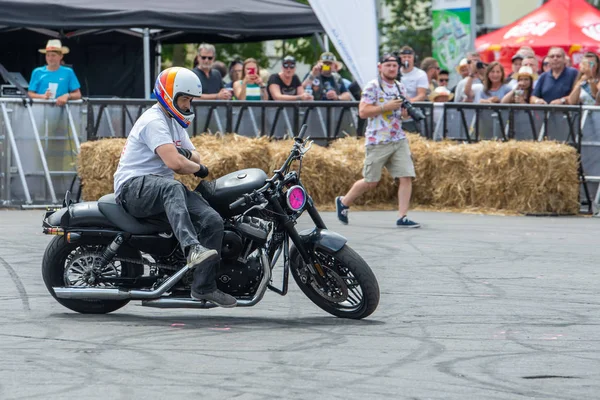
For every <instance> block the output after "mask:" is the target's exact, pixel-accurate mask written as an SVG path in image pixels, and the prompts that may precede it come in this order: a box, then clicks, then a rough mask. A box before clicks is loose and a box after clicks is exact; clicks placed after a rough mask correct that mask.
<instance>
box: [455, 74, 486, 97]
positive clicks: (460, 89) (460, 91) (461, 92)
mask: <svg viewBox="0 0 600 400" xmlns="http://www.w3.org/2000/svg"><path fill="white" fill-rule="evenodd" d="M467 79H469V77H468V76H467V77H466V78H463V79H461V80H460V82H458V84H457V85H456V89H455V90H454V102H455V103H464V102H465V101H467V96H466V95H465V86H467ZM476 83H481V80H480V79H479V78H473V85H475V84H476Z"/></svg>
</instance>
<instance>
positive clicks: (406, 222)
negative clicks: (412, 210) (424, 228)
mask: <svg viewBox="0 0 600 400" xmlns="http://www.w3.org/2000/svg"><path fill="white" fill-rule="evenodd" d="M396 226H399V227H400V228H420V227H421V225H420V224H418V223H416V222H415V221H411V220H410V219H408V218H406V215H405V216H404V217H402V218H398V221H396Z"/></svg>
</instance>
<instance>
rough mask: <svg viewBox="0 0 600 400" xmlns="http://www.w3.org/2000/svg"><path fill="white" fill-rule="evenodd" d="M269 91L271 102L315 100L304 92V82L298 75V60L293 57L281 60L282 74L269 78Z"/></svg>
mask: <svg viewBox="0 0 600 400" xmlns="http://www.w3.org/2000/svg"><path fill="white" fill-rule="evenodd" d="M267 90H268V92H269V100H277V101H294V100H313V97H312V96H311V95H310V94H308V93H306V92H305V91H304V87H303V86H302V82H301V81H300V78H298V75H296V59H295V58H294V57H292V56H285V57H284V58H283V60H281V72H280V73H278V74H273V75H271V76H270V77H269V81H268V82H267Z"/></svg>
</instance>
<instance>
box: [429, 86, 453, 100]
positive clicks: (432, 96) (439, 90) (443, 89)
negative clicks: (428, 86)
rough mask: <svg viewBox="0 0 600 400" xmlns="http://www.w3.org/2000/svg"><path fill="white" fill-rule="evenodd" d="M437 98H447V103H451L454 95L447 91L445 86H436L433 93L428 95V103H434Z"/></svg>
mask: <svg viewBox="0 0 600 400" xmlns="http://www.w3.org/2000/svg"><path fill="white" fill-rule="evenodd" d="M439 96H448V101H451V100H452V99H453V98H454V93H452V92H451V91H449V90H448V88H447V87H445V86H438V87H436V88H435V90H434V91H433V92H431V94H430V95H429V101H431V102H432V103H435V100H436V99H437V98H438V97H439Z"/></svg>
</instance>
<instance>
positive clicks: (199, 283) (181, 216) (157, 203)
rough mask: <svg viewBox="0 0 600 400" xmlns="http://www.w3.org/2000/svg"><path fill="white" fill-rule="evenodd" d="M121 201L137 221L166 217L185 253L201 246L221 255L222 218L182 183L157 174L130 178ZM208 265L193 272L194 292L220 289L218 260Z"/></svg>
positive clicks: (208, 291)
mask: <svg viewBox="0 0 600 400" xmlns="http://www.w3.org/2000/svg"><path fill="white" fill-rule="evenodd" d="M119 201H120V202H121V205H122V206H123V208H124V209H125V210H126V211H127V212H128V213H129V214H131V215H133V216H134V217H136V218H148V217H160V215H161V214H162V215H164V214H166V218H167V219H168V221H169V224H170V225H171V228H172V229H173V234H174V235H175V237H176V238H177V240H179V243H180V244H181V247H182V249H183V250H184V253H185V251H186V249H187V248H188V247H189V246H192V245H195V244H198V243H200V244H201V245H203V246H204V247H206V248H208V249H215V250H217V252H219V256H220V255H221V246H222V243H223V218H221V216H220V215H219V214H218V213H217V212H216V211H215V210H214V209H213V208H212V207H211V206H210V205H209V204H208V203H207V202H206V200H205V199H204V198H203V197H202V196H201V195H200V194H199V193H197V192H193V191H190V190H189V189H188V188H186V187H185V186H184V185H183V184H182V183H181V182H178V181H176V180H174V179H170V178H163V177H160V176H156V175H145V176H138V177H135V178H131V179H129V180H127V181H126V182H125V183H124V184H123V186H122V188H121V194H120V196H119ZM206 264H207V265H201V266H199V267H197V268H196V269H195V271H194V282H193V284H192V289H193V291H194V292H196V293H199V294H204V293H210V292H212V291H214V290H215V289H216V288H217V283H216V281H215V279H216V269H217V267H218V266H219V261H215V262H211V263H206Z"/></svg>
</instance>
